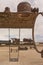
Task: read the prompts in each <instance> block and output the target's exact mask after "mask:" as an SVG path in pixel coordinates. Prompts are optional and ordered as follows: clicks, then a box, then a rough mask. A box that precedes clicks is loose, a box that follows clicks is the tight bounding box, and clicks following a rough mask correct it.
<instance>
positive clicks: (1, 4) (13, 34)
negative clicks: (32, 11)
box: [0, 0, 43, 41]
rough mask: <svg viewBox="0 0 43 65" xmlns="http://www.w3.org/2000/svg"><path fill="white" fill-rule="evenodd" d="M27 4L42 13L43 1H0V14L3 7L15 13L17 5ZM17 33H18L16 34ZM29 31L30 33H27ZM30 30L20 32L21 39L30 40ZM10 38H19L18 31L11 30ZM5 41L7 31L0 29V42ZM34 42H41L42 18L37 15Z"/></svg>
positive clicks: (42, 36)
mask: <svg viewBox="0 0 43 65" xmlns="http://www.w3.org/2000/svg"><path fill="white" fill-rule="evenodd" d="M22 1H23V2H24V1H26V2H29V3H30V4H31V6H32V7H38V8H39V11H43V0H0V12H3V11H4V9H5V7H10V10H11V11H12V12H16V11H17V5H18V4H19V3H20V2H22ZM17 31H18V32H17ZM29 31H30V32H29ZM31 33H32V32H31V30H28V29H27V30H24V29H23V30H21V39H23V37H26V38H31V36H32V35H31ZM10 35H11V37H17V38H18V37H19V29H17V30H11V33H10ZM5 39H6V40H7V39H9V38H8V29H0V40H5ZM35 41H43V17H42V16H41V15H39V16H38V17H37V20H36V23H35Z"/></svg>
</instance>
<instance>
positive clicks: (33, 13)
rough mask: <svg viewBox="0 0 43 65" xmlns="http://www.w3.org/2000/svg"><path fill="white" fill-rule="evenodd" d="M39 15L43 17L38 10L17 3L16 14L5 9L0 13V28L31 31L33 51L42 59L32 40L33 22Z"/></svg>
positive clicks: (42, 55)
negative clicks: (27, 29) (28, 29)
mask: <svg viewBox="0 0 43 65" xmlns="http://www.w3.org/2000/svg"><path fill="white" fill-rule="evenodd" d="M39 14H41V15H42V16H43V12H39V9H38V8H32V7H31V5H30V4H29V3H28V2H21V3H19V5H18V6H17V12H10V8H9V7H6V8H5V10H4V12H0V28H9V29H10V28H19V29H21V28H30V29H32V40H33V43H34V49H35V50H36V51H37V52H38V53H41V57H43V50H42V51H39V50H38V49H37V47H36V44H35V40H34V26H35V20H36V18H37V16H38V15H39ZM19 42H20V41H19ZM9 43H10V42H9Z"/></svg>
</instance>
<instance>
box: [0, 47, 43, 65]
mask: <svg viewBox="0 0 43 65" xmlns="http://www.w3.org/2000/svg"><path fill="white" fill-rule="evenodd" d="M39 49H41V48H40V47H39ZM16 52H17V51H16ZM15 55H16V54H15ZM13 57H14V56H13ZM0 65H43V58H41V55H40V54H39V53H37V52H36V51H35V50H34V49H28V50H26V51H25V50H21V51H19V58H18V61H15V62H14V61H9V47H0Z"/></svg>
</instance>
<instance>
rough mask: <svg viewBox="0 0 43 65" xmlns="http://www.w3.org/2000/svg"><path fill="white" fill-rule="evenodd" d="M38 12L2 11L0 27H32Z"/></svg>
mask: <svg viewBox="0 0 43 65" xmlns="http://www.w3.org/2000/svg"><path fill="white" fill-rule="evenodd" d="M37 15H38V14H37V13H26V12H25V13H22V12H19V13H17V12H15V13H11V12H10V13H2V12H0V28H32V27H33V26H34V23H35V19H36V17H37Z"/></svg>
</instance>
